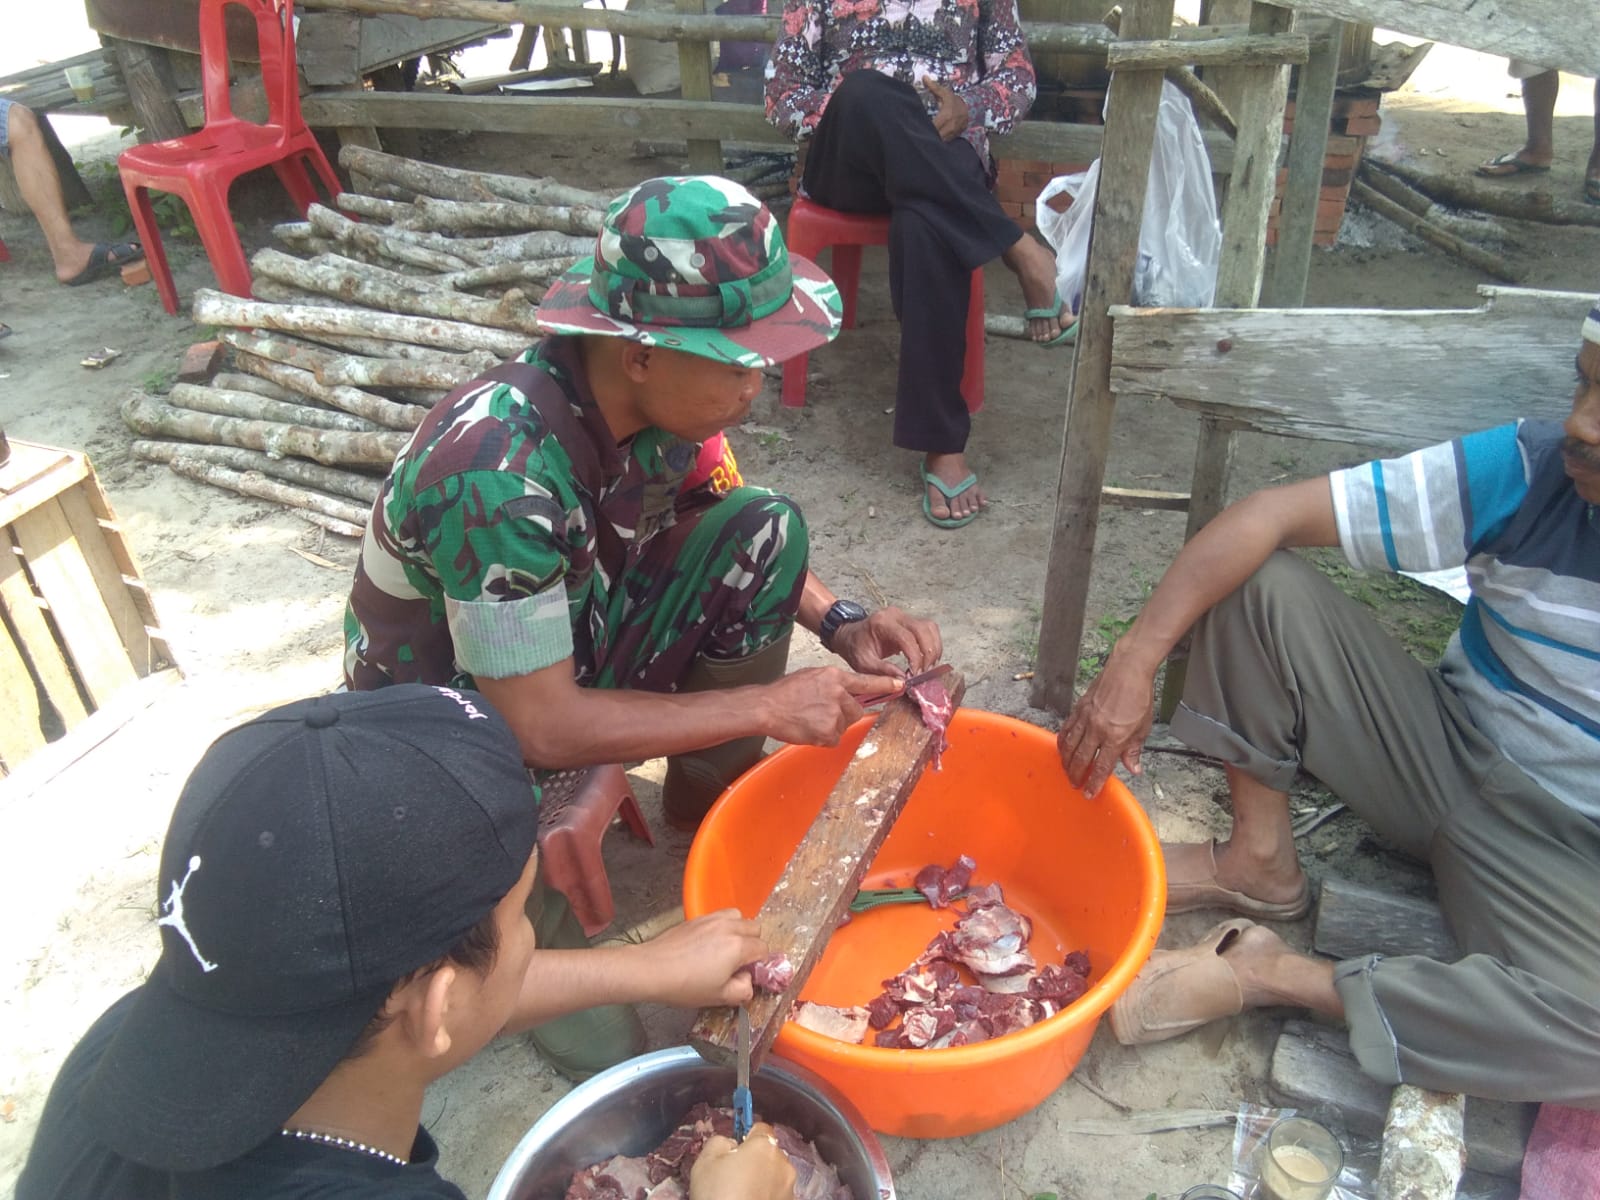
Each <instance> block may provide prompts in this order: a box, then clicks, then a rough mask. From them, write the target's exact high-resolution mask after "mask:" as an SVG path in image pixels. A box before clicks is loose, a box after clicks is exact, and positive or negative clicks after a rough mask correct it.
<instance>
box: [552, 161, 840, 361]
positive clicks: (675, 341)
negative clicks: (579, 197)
mask: <svg viewBox="0 0 1600 1200" xmlns="http://www.w3.org/2000/svg"><path fill="white" fill-rule="evenodd" d="M841 312H842V306H841V303H840V300H839V290H838V289H837V288H836V287H834V286H833V281H832V280H831V279H829V278H828V277H827V276H826V275H825V274H823V272H822V269H821V268H820V267H818V266H817V264H816V263H814V262H811V261H809V260H808V259H804V258H801V257H799V256H798V255H792V254H790V253H789V250H788V247H786V246H785V245H784V243H783V233H782V231H781V230H780V229H779V228H778V222H777V220H776V219H775V218H774V217H773V215H772V213H771V211H770V210H768V208H767V206H766V205H765V204H763V203H761V201H759V200H757V199H756V198H755V197H754V196H752V195H751V194H750V193H749V192H748V191H746V190H745V189H744V188H743V187H741V186H739V185H738V184H737V183H734V182H732V181H731V180H727V179H721V178H719V177H717V176H715V175H691V176H683V177H678V178H665V179H647V180H645V182H643V183H641V184H640V185H639V186H638V187H636V188H634V189H633V190H632V191H631V192H627V193H624V194H623V195H621V196H619V197H617V199H616V200H614V201H612V203H611V207H610V208H608V209H607V210H606V217H605V222H604V224H603V225H602V226H601V229H600V235H599V237H597V238H596V239H595V252H594V256H593V257H592V258H586V259H584V260H583V261H582V262H580V263H578V264H577V265H576V266H574V267H573V268H572V269H571V270H570V271H568V272H567V273H566V274H565V275H563V276H561V278H559V279H557V280H556V281H555V282H554V283H552V284H551V285H550V290H549V291H548V292H546V293H545V297H544V300H543V301H542V302H541V303H540V305H539V311H538V321H539V327H540V328H541V329H543V330H545V331H546V332H548V333H588V334H602V335H605V336H609V337H624V338H629V339H631V340H632V341H635V342H642V343H644V344H645V345H646V346H664V347H667V348H668V349H672V350H682V351H684V352H685V353H688V354H697V355H699V356H700V357H702V358H710V359H714V360H716V361H717V362H728V363H737V364H738V365H740V366H743V367H765V366H771V365H773V364H775V363H780V362H782V361H783V360H784V359H786V358H793V357H794V356H795V355H796V354H804V353H805V352H806V351H808V350H814V349H816V348H817V347H818V346H821V345H824V344H826V343H827V342H830V341H832V340H833V338H834V336H835V335H836V334H838V332H839V322H840V315H841Z"/></svg>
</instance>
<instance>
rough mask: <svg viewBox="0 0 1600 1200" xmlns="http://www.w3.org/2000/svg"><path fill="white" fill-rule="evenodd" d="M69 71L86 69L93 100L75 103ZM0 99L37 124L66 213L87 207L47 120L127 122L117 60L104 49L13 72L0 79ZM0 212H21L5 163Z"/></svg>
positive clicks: (0, 167)
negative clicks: (25, 110) (22, 109)
mask: <svg viewBox="0 0 1600 1200" xmlns="http://www.w3.org/2000/svg"><path fill="white" fill-rule="evenodd" d="M68 67H88V68H89V78H90V79H91V80H92V81H93V82H94V98H93V99H92V100H86V101H80V100H79V99H78V98H77V97H75V96H74V95H73V94H72V89H71V88H70V87H68V86H67V79H66V74H65V72H66V69H67V68H68ZM0 98H4V99H6V100H11V101H14V102H15V103H17V104H21V105H23V106H25V107H27V108H30V109H32V110H33V113H34V115H35V116H37V117H38V118H39V130H40V132H41V133H43V134H44V141H45V145H46V146H47V147H49V150H50V156H51V158H53V159H55V164H56V173H57V174H58V175H60V176H61V194H62V198H63V199H64V200H65V201H66V203H67V207H68V208H77V207H78V206H79V205H81V204H87V203H88V202H89V199H90V197H89V189H88V188H86V187H85V186H84V184H83V179H82V177H81V176H80V175H79V174H78V168H77V166H76V165H75V164H74V163H73V161H72V155H70V154H68V153H67V151H66V147H64V146H63V145H62V144H61V139H60V138H58V137H57V136H56V133H55V130H54V129H52V128H51V126H50V117H51V116H53V115H55V114H57V113H62V114H65V115H67V116H94V117H106V118H108V119H110V120H112V121H123V122H126V121H129V120H131V119H132V112H133V110H132V109H131V108H130V107H129V101H128V89H127V86H126V85H125V84H124V83H123V80H122V72H121V71H120V70H118V68H117V61H116V58H115V57H114V56H113V55H112V53H111V51H109V50H106V49H100V50H91V51H89V52H88V53H86V54H79V55H77V56H76V57H73V58H63V59H60V60H59V61H57V62H50V63H43V64H41V65H40V66H37V67H29V68H28V69H27V70H26V71H18V72H17V73H16V74H14V75H6V76H0ZM0 207H3V208H4V209H5V210H6V211H7V212H21V211H24V206H23V203H22V195H21V193H19V192H18V191H17V182H16V177H15V176H14V175H13V174H12V172H11V163H10V161H9V160H8V159H0Z"/></svg>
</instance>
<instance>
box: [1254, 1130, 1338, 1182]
mask: <svg viewBox="0 0 1600 1200" xmlns="http://www.w3.org/2000/svg"><path fill="white" fill-rule="evenodd" d="M1343 1168H1344V1147H1342V1146H1340V1145H1339V1139H1338V1138H1336V1137H1334V1136H1333V1134H1332V1133H1331V1132H1330V1131H1329V1130H1328V1129H1326V1128H1325V1127H1324V1126H1322V1125H1319V1124H1317V1122H1315V1121H1313V1120H1310V1119H1309V1118H1307V1117H1285V1118H1284V1119H1283V1120H1281V1121H1279V1122H1277V1123H1276V1124H1275V1125H1273V1127H1272V1128H1271V1129H1270V1130H1268V1131H1267V1140H1266V1144H1265V1146H1264V1147H1263V1149H1262V1153H1261V1188H1262V1192H1263V1194H1264V1195H1265V1196H1266V1197H1268V1200H1325V1198H1326V1197H1327V1195H1328V1193H1329V1192H1331V1191H1333V1185H1334V1184H1335V1183H1337V1182H1338V1181H1339V1172H1340V1171H1341V1170H1342V1169H1343Z"/></svg>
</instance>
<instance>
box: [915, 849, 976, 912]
mask: <svg viewBox="0 0 1600 1200" xmlns="http://www.w3.org/2000/svg"><path fill="white" fill-rule="evenodd" d="M977 866H978V864H977V863H975V862H974V861H973V860H972V859H971V858H969V857H968V856H967V855H965V854H963V855H962V856H961V857H960V858H958V859H956V861H955V865H954V866H951V867H949V868H945V867H941V866H939V864H938V863H930V864H929V865H928V866H926V867H923V868H922V870H920V871H918V872H917V877H916V879H914V880H913V881H912V885H911V886H913V887H914V888H916V889H917V891H919V892H921V893H922V894H923V895H924V896H926V897H927V898H928V903H929V904H931V905H933V907H935V908H948V907H950V901H952V900H954V899H955V898H956V897H957V896H959V895H961V894H962V893H963V892H965V891H966V890H967V885H968V884H969V883H971V882H972V872H973V871H975V870H976V869H977Z"/></svg>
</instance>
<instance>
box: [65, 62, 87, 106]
mask: <svg viewBox="0 0 1600 1200" xmlns="http://www.w3.org/2000/svg"><path fill="white" fill-rule="evenodd" d="M61 73H62V74H63V75H65V76H66V77H67V86H68V87H69V88H71V89H72V94H73V96H75V97H76V98H77V100H78V103H80V104H87V103H88V102H89V101H90V100H93V99H94V76H92V75H90V74H89V68H88V67H81V66H80V67H67V68H65V69H64V70H63V71H62V72H61Z"/></svg>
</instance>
